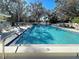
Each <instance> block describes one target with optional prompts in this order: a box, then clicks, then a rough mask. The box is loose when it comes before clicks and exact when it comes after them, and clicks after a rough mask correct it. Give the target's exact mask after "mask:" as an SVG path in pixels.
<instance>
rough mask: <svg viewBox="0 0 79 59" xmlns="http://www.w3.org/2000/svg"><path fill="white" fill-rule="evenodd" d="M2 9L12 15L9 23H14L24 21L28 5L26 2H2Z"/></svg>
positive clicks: (2, 0)
mask: <svg viewBox="0 0 79 59" xmlns="http://www.w3.org/2000/svg"><path fill="white" fill-rule="evenodd" d="M0 7H1V8H0V9H1V11H2V12H7V13H8V14H9V15H11V18H9V21H10V22H12V23H16V22H19V21H21V20H23V18H24V16H26V14H27V12H26V11H27V4H26V2H25V1H24V0H0Z"/></svg>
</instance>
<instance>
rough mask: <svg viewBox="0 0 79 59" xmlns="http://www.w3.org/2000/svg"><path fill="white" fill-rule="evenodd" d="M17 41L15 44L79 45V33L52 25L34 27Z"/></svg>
mask: <svg viewBox="0 0 79 59" xmlns="http://www.w3.org/2000/svg"><path fill="white" fill-rule="evenodd" d="M17 39H18V40H17V41H16V43H15V44H79V33H75V32H71V31H66V30H62V29H60V28H57V27H53V26H50V25H33V26H32V27H31V28H29V29H27V30H26V31H25V32H24V33H23V34H22V35H21V36H19V37H18V38H17Z"/></svg>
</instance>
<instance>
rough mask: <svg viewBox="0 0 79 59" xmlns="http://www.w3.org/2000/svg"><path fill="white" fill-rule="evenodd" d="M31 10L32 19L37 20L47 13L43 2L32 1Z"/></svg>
mask: <svg viewBox="0 0 79 59" xmlns="http://www.w3.org/2000/svg"><path fill="white" fill-rule="evenodd" d="M29 11H30V14H31V18H32V20H34V21H37V22H38V21H39V20H40V18H41V17H42V16H43V15H44V14H45V13H46V9H45V8H44V7H43V6H42V3H41V2H35V3H31V5H30V10H29Z"/></svg>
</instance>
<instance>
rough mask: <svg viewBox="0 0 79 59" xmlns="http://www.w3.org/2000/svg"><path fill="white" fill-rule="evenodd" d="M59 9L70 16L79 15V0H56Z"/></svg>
mask: <svg viewBox="0 0 79 59" xmlns="http://www.w3.org/2000/svg"><path fill="white" fill-rule="evenodd" d="M56 3H57V11H59V12H60V13H62V14H65V15H68V16H70V17H76V16H79V0H56Z"/></svg>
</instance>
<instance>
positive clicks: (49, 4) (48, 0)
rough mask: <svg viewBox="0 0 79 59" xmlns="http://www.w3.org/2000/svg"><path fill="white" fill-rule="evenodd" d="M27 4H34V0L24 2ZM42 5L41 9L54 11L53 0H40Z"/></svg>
mask: <svg viewBox="0 0 79 59" xmlns="http://www.w3.org/2000/svg"><path fill="white" fill-rule="evenodd" d="M26 1H27V2H28V4H29V3H30V2H31V3H34V2H35V1H36V0H26ZM40 1H41V2H42V4H43V7H45V8H46V9H49V10H51V9H54V8H55V7H56V4H55V0H40Z"/></svg>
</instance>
